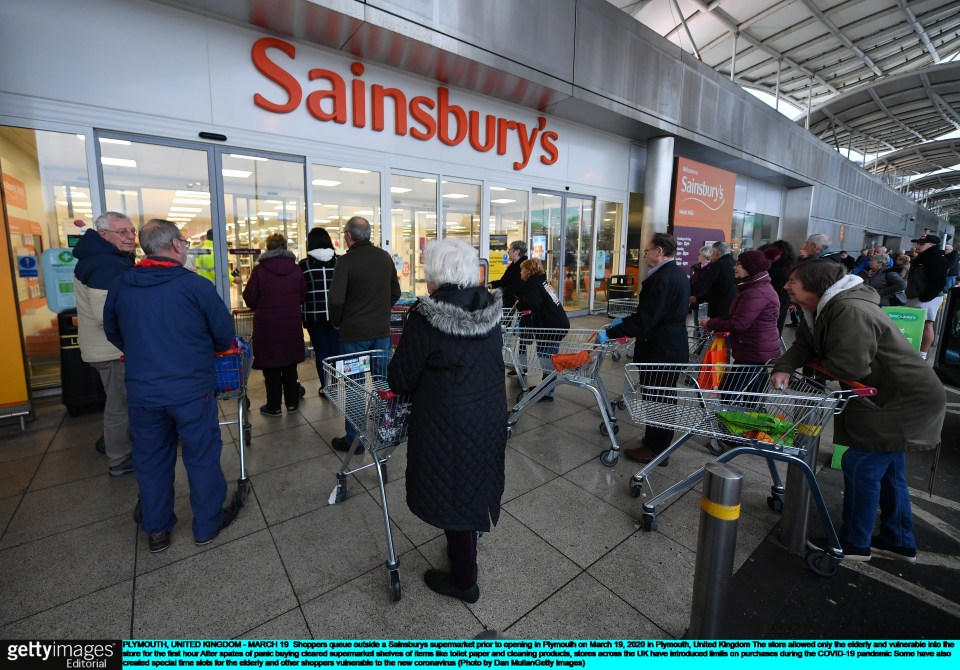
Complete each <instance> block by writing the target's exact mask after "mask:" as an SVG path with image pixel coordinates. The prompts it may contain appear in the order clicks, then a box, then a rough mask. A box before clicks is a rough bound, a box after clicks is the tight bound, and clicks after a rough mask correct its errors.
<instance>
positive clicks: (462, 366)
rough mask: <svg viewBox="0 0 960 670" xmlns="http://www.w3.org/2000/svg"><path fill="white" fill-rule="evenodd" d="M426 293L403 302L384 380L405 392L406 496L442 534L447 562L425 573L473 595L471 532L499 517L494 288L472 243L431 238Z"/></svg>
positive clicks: (501, 433) (499, 383) (501, 443)
mask: <svg viewBox="0 0 960 670" xmlns="http://www.w3.org/2000/svg"><path fill="white" fill-rule="evenodd" d="M424 274H425V275H426V279H427V290H428V291H429V293H430V295H429V296H428V297H424V298H421V299H420V300H419V301H418V302H417V303H416V304H415V305H414V306H413V307H412V308H411V309H410V313H409V316H408V317H407V322H406V325H405V326H404V329H403V337H402V338H401V339H400V344H399V345H398V346H397V351H396V353H395V354H394V356H393V360H391V361H390V366H389V369H388V380H389V382H390V388H391V389H392V390H393V391H394V392H396V393H404V394H410V397H411V401H412V410H411V415H410V426H409V432H408V439H407V476H406V488H407V506H408V507H409V508H410V510H411V511H412V512H413V513H414V514H416V515H417V516H418V517H420V518H421V519H422V520H423V521H425V522H427V523H429V524H430V525H432V526H436V527H437V528H442V529H443V530H444V532H445V533H446V536H447V555H448V556H449V558H450V566H451V570H450V571H446V570H437V569H430V570H427V571H426V573H425V574H424V581H425V582H426V584H427V586H428V587H430V589H431V590H433V591H435V592H436V593H439V594H441V595H445V596H450V597H453V598H459V599H460V600H463V601H465V602H468V603H474V602H476V601H477V599H478V598H479V597H480V589H479V587H478V586H477V533H478V532H481V531H482V532H486V531H489V530H490V524H491V522H493V524H494V525H495V524H496V523H497V521H498V520H499V518H500V498H501V496H502V495H503V479H504V451H505V449H506V439H507V432H506V424H507V412H506V392H505V387H504V384H503V358H502V354H501V345H502V338H501V335H500V316H501V313H502V312H501V309H502V303H501V301H500V292H499V291H494V292H490V291H488V290H487V289H486V288H485V287H483V286H480V285H479V280H480V265H479V260H478V257H477V252H476V250H475V249H474V248H473V247H471V246H470V245H469V244H467V243H466V242H464V241H462V240H452V239H450V240H438V241H435V242H430V243H429V244H427V246H426V249H425V250H424Z"/></svg>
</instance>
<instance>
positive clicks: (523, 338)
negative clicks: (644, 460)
mask: <svg viewBox="0 0 960 670" xmlns="http://www.w3.org/2000/svg"><path fill="white" fill-rule="evenodd" d="M630 346H632V345H631V340H629V339H627V338H621V339H619V340H609V341H607V342H605V343H603V344H600V343H598V342H597V331H595V330H578V329H570V330H563V329H556V328H517V329H516V332H515V334H514V335H512V337H511V340H510V343H509V347H508V344H507V343H505V344H504V348H505V349H507V348H511V349H512V348H513V347H516V349H517V350H522V351H523V352H524V353H523V356H522V357H523V360H524V361H525V363H526V365H525V367H526V372H527V373H531V372H534V373H535V372H540V373H541V374H542V380H541V382H540V383H539V384H537V385H536V386H535V387H533V388H530V389H528V388H526V386H525V385H524V384H525V380H524V378H523V377H521V376H518V379H521V385H524V387H523V388H522V390H521V391H520V393H519V394H518V395H517V404H516V405H514V407H513V409H511V410H510V414H509V415H508V417H507V437H510V435H512V433H513V426H515V425H516V423H517V421H518V420H519V419H520V416H522V415H523V413H524V412H526V411H527V410H528V409H529V408H530V407H532V406H533V405H535V404H536V403H538V402H539V401H540V400H541V399H542V398H544V397H546V396H547V395H549V394H550V393H551V392H552V391H553V390H554V389H556V387H557V386H559V385H561V384H569V385H571V386H576V387H578V388H585V389H588V390H589V391H590V392H591V393H592V394H593V396H594V397H595V398H596V400H597V406H598V407H599V408H600V417H601V419H602V420H603V423H601V424H600V432H601V433H602V434H604V435H606V436H608V437H609V438H610V444H611V449H610V450H609V451H606V452H604V457H603V463H604V465H608V466H613V465H614V464H615V463H616V462H617V458H619V455H620V445H619V444H618V443H617V438H616V434H617V433H618V432H620V427H619V426H617V414H616V405H614V404H612V403H611V402H610V398H609V396H608V395H607V390H606V389H605V388H604V385H603V378H602V377H601V376H600V368H601V366H602V365H603V359H604V357H605V356H606V355H608V354H610V353H613V352H622V351H624V350H625V349H626V348H629V347H630ZM514 358H515V359H516V358H518V357H517V356H514Z"/></svg>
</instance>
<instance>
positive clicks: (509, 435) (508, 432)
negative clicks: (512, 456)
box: [507, 426, 513, 440]
mask: <svg viewBox="0 0 960 670" xmlns="http://www.w3.org/2000/svg"><path fill="white" fill-rule="evenodd" d="M511 437H513V426H507V439H508V440H509V439H510V438H511Z"/></svg>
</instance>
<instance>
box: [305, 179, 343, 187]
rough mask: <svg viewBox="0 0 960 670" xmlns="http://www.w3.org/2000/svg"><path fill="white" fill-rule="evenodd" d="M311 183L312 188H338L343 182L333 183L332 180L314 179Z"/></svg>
mask: <svg viewBox="0 0 960 670" xmlns="http://www.w3.org/2000/svg"><path fill="white" fill-rule="evenodd" d="M311 183H312V184H313V185H314V186H339V185H340V184H342V183H343V182H341V181H334V180H332V179H314V180H313V182H311Z"/></svg>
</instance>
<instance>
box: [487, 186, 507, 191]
mask: <svg viewBox="0 0 960 670" xmlns="http://www.w3.org/2000/svg"><path fill="white" fill-rule="evenodd" d="M490 190H491V191H506V190H507V189H505V188H504V187H503V186H491V187H490Z"/></svg>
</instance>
